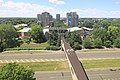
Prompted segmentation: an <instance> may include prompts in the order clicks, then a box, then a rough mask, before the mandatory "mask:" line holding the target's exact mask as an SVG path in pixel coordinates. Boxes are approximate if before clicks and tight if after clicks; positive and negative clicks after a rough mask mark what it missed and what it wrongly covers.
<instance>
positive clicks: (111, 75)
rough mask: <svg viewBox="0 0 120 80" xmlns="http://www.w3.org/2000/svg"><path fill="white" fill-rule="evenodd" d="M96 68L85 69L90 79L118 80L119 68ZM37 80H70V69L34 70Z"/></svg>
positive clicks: (119, 77) (119, 75)
mask: <svg viewBox="0 0 120 80" xmlns="http://www.w3.org/2000/svg"><path fill="white" fill-rule="evenodd" d="M112 70H113V71H111V70H110V69H96V70H89V71H86V72H87V75H88V77H89V79H90V80H120V69H119V68H116V69H112ZM35 77H36V78H37V80H72V77H71V74H70V71H53V72H36V74H35Z"/></svg>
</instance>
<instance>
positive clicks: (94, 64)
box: [81, 59, 120, 69]
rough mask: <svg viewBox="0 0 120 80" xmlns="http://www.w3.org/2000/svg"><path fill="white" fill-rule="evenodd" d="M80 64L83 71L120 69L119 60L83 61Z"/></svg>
mask: <svg viewBox="0 0 120 80" xmlns="http://www.w3.org/2000/svg"><path fill="white" fill-rule="evenodd" d="M81 62H82V64H83V66H84V67H85V69H91V68H109V67H120V59H104V60H83V61H81Z"/></svg>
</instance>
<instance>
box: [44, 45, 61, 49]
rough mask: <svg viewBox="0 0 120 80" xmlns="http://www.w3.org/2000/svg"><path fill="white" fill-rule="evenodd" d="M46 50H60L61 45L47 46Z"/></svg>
mask: <svg viewBox="0 0 120 80" xmlns="http://www.w3.org/2000/svg"><path fill="white" fill-rule="evenodd" d="M45 50H60V47H56V46H47V47H46V48H45Z"/></svg>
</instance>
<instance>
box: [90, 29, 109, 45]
mask: <svg viewBox="0 0 120 80" xmlns="http://www.w3.org/2000/svg"><path fill="white" fill-rule="evenodd" d="M90 35H92V38H93V39H97V38H99V39H101V41H102V45H104V43H105V41H107V40H108V39H109V34H108V31H107V30H106V29H101V28H99V29H95V30H94V31H93V32H92V33H91V34H90Z"/></svg>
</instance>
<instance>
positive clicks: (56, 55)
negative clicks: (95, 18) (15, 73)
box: [0, 51, 120, 60]
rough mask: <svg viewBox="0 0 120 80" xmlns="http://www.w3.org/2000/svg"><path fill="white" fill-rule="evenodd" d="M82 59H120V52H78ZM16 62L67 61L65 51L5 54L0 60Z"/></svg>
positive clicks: (0, 55) (1, 54) (0, 56)
mask: <svg viewBox="0 0 120 80" xmlns="http://www.w3.org/2000/svg"><path fill="white" fill-rule="evenodd" d="M76 54H77V56H78V58H80V59H96V58H97V59H103V58H120V51H108V52H80V51H76ZM11 59H12V60H16V59H66V56H65V54H64V52H63V51H59V52H55V51H53V52H50V53H46V54H45V53H44V54H42V53H40V54H38V53H37V54H4V53H0V60H11Z"/></svg>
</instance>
